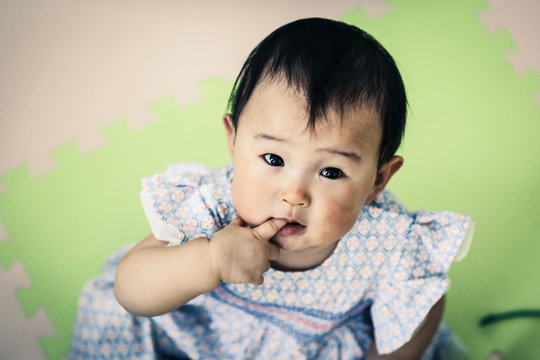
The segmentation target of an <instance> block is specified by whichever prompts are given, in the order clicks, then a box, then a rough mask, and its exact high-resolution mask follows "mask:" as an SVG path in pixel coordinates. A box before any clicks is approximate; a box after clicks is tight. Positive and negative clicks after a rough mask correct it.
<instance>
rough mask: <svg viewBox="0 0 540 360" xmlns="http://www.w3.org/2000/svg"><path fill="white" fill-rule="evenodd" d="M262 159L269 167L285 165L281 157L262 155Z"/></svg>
mask: <svg viewBox="0 0 540 360" xmlns="http://www.w3.org/2000/svg"><path fill="white" fill-rule="evenodd" d="M263 159H264V161H266V162H267V163H268V165H270V166H283V165H285V162H284V161H283V159H282V158H281V156H278V155H276V154H264V155H263Z"/></svg>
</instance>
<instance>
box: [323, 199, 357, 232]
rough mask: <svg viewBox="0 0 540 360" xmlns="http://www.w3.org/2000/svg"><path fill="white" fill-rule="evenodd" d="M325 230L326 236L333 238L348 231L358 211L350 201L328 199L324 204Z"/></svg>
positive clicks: (354, 221)
mask: <svg viewBox="0 0 540 360" xmlns="http://www.w3.org/2000/svg"><path fill="white" fill-rule="evenodd" d="M325 218H326V224H325V225H326V226H325V227H323V229H324V228H326V232H327V233H328V234H327V236H330V237H334V238H335V240H337V239H339V238H341V237H342V236H343V235H345V234H346V233H348V232H349V231H350V230H351V228H352V227H353V225H354V224H355V223H356V220H357V219H358V211H356V210H355V209H354V208H353V207H351V204H350V203H346V202H343V203H340V202H336V201H329V202H328V203H327V206H326V216H325Z"/></svg>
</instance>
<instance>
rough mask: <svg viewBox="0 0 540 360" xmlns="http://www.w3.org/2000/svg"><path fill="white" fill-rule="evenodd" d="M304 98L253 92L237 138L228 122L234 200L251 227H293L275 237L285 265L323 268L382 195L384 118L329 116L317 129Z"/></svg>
mask: <svg viewBox="0 0 540 360" xmlns="http://www.w3.org/2000/svg"><path fill="white" fill-rule="evenodd" d="M307 116H308V115H307V113H306V103H305V99H304V97H303V96H301V95H299V94H297V93H295V92H294V91H292V90H291V89H289V88H288V87H287V86H286V85H284V84H283V83H264V84H263V85H262V86H258V87H257V88H256V89H255V91H254V92H253V94H252V96H251V98H250V100H249V102H248V104H247V105H246V107H245V109H244V112H243V113H242V116H241V117H240V120H239V124H238V128H237V130H236V132H235V131H234V130H233V129H231V128H230V125H228V124H227V119H228V118H227V117H226V118H225V125H226V127H227V128H228V129H227V131H228V136H229V137H228V140H229V148H230V150H231V154H232V158H233V165H234V178H233V185H232V199H233V203H234V206H235V208H236V210H237V212H238V215H239V216H240V217H241V218H243V219H244V220H245V221H246V222H247V223H248V224H250V225H251V226H256V225H259V224H261V223H263V222H265V221H266V220H268V219H270V218H281V219H286V220H287V221H289V224H288V225H286V226H285V227H284V228H282V229H281V231H280V232H279V233H278V234H277V235H275V236H274V237H273V238H272V240H271V241H272V242H273V243H275V244H276V245H277V246H278V247H279V248H280V250H281V251H280V258H279V259H278V260H277V262H276V263H277V264H278V265H281V266H283V267H289V268H302V267H310V266H313V265H316V264H318V263H320V262H322V260H324V259H325V258H326V257H327V256H328V255H329V254H330V253H331V252H332V251H333V250H334V248H335V245H336V244H337V241H338V240H339V239H340V238H341V237H342V236H343V235H345V234H346V233H347V232H348V231H349V230H350V229H351V228H352V226H353V225H354V224H355V222H356V220H357V218H358V216H359V214H360V212H361V210H362V206H363V205H364V203H366V202H367V201H371V200H372V199H373V198H374V197H375V196H376V195H377V193H378V190H377V189H376V187H375V186H374V185H375V183H376V179H377V174H378V172H377V159H378V149H379V143H380V139H381V126H380V120H379V118H378V116H377V115H376V113H375V112H374V111H371V110H369V109H368V110H365V109H353V110H351V111H348V112H346V113H345V114H344V115H343V119H342V120H343V121H342V120H341V119H340V117H339V115H338V113H336V112H333V111H332V112H329V113H328V114H327V119H326V120H324V119H322V120H319V122H318V123H317V126H316V128H315V129H314V130H313V131H311V130H309V129H308V128H307V127H306V126H307Z"/></svg>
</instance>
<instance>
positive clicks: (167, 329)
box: [70, 164, 472, 359]
mask: <svg viewBox="0 0 540 360" xmlns="http://www.w3.org/2000/svg"><path fill="white" fill-rule="evenodd" d="M232 174H233V169H232V166H230V165H229V166H225V167H221V168H210V167H206V166H204V165H200V164H177V165H172V166H170V167H169V169H168V170H167V171H166V172H165V173H161V174H157V175H154V176H150V177H147V178H144V179H143V180H142V183H143V190H142V193H141V197H142V200H143V206H144V208H145V212H146V214H147V216H148V218H149V221H150V225H151V228H152V232H153V233H154V235H155V236H156V238H158V239H161V240H166V241H169V242H170V245H171V246H174V245H178V244H182V243H184V242H186V241H189V239H193V238H195V237H199V236H201V235H202V236H206V237H208V238H210V237H212V235H213V234H214V233H215V232H216V231H218V230H219V229H221V228H223V227H224V226H226V225H227V224H229V223H230V222H231V220H232V219H233V218H234V216H235V210H234V208H233V206H232V203H231V179H232ZM471 224H472V223H471V220H470V217H469V216H465V215H460V214H455V213H451V212H439V213H433V212H427V211H420V212H409V211H408V210H407V209H406V208H405V207H404V206H403V205H402V204H401V203H400V202H399V201H398V200H397V199H396V198H395V197H394V196H393V195H392V194H391V193H390V192H389V191H386V190H385V191H383V192H382V193H381V194H380V195H379V196H378V197H377V198H376V199H375V200H374V201H373V202H372V203H370V204H368V205H366V206H364V209H363V211H362V213H361V214H360V217H359V218H358V221H357V222H356V224H355V226H354V227H353V228H352V229H351V231H350V232H349V233H348V234H347V235H346V236H344V237H343V238H342V239H341V240H340V242H339V243H338V245H337V247H336V249H335V251H334V252H333V254H332V255H330V257H328V258H327V259H326V260H325V261H324V263H322V264H321V265H320V266H318V267H316V268H313V269H311V270H307V271H298V272H295V271H291V272H284V271H278V270H275V269H270V270H269V271H268V272H267V273H266V274H265V275H264V284H263V285H261V286H252V285H246V284H230V283H223V284H222V285H221V286H220V287H219V288H218V289H216V290H214V291H212V292H209V293H206V294H203V295H200V296H198V297H196V298H195V299H193V300H192V301H190V302H189V303H187V304H186V305H184V306H182V307H180V308H179V309H177V310H175V311H173V312H171V313H168V314H165V315H161V316H156V317H152V318H146V317H137V316H133V315H131V314H129V313H128V312H126V311H125V310H124V309H123V308H122V307H121V306H120V305H119V304H118V303H117V302H116V300H115V297H114V294H113V284H114V275H115V270H116V266H117V264H118V261H119V260H120V258H121V257H122V255H123V254H124V253H125V252H126V251H127V248H125V249H122V250H120V251H117V252H115V253H114V254H112V255H111V256H110V257H109V259H108V260H107V261H106V264H105V267H104V270H103V273H102V274H101V275H100V276H99V277H97V278H95V279H93V280H91V281H90V282H89V283H88V284H87V285H86V286H85V288H84V289H83V291H82V293H81V296H80V299H79V304H78V314H77V319H76V324H75V327H74V330H73V334H72V344H71V354H70V358H73V359H89V358H100V359H104V358H107V359H108V358H110V359H113V358H120V359H156V358H158V359H159V358H165V359H166V358H189V359H319V358H320V359H363V358H364V357H365V355H366V354H367V352H368V351H369V349H370V348H371V347H372V346H373V345H374V344H376V346H377V349H378V351H379V352H380V353H388V352H392V351H394V350H396V349H397V348H399V347H400V346H402V345H403V344H405V343H406V342H407V341H408V340H409V339H410V338H411V336H412V335H413V334H414V332H415V330H416V329H417V328H418V327H419V325H421V323H422V321H423V320H424V318H425V316H426V315H427V313H428V311H429V310H430V309H431V308H432V307H433V305H434V304H435V303H436V302H437V301H438V300H439V299H440V297H441V296H442V295H444V293H445V292H446V290H447V289H448V286H449V279H448V275H447V274H448V270H449V267H450V264H451V263H452V262H453V261H455V260H456V258H459V257H462V255H463V254H462V253H465V252H466V248H468V242H469V241H470V237H471V234H472V226H470V225H471ZM170 276H171V277H174V274H171V275H170ZM460 352H461V349H459V345H458V344H457V342H456V340H455V338H454V337H453V335H452V333H451V332H450V330H449V329H448V328H447V327H446V326H445V325H444V324H442V325H441V326H440V328H439V330H438V331H437V333H436V335H435V337H434V338H433V340H432V342H431V344H430V346H429V348H428V350H427V352H426V354H425V355H424V357H423V359H447V358H451V357H453V358H456V356H457V354H459V353H460ZM451 354H453V355H451Z"/></svg>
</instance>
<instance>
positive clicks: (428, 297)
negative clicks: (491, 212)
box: [371, 211, 473, 354]
mask: <svg viewBox="0 0 540 360" xmlns="http://www.w3.org/2000/svg"><path fill="white" fill-rule="evenodd" d="M409 216H410V219H411V222H410V225H409V228H408V231H406V232H405V233H404V236H403V237H402V238H401V239H400V240H401V241H400V243H401V246H400V251H399V252H396V253H394V254H392V256H391V262H392V265H393V266H392V267H391V268H392V269H393V270H391V271H389V272H388V273H387V274H386V275H385V276H384V277H382V279H380V281H379V285H378V287H377V291H376V294H375V296H374V299H373V304H372V307H371V316H372V321H373V327H374V335H375V342H376V346H377V350H378V351H379V353H381V354H386V353H389V352H392V351H394V350H397V349H398V348H399V347H401V346H402V345H404V344H405V343H406V342H407V341H409V340H410V339H411V337H412V336H413V335H414V333H415V331H416V330H417V329H418V328H419V326H420V325H421V324H422V323H423V321H424V319H425V317H426V315H427V314H428V312H429V311H430V310H431V308H432V307H433V306H434V305H435V303H436V302H437V301H438V300H439V299H440V298H441V297H442V296H443V295H444V294H445V292H446V291H447V290H448V287H449V285H450V281H449V279H448V271H449V268H450V265H451V263H452V262H453V261H458V260H461V258H463V257H464V255H465V254H466V252H467V250H468V247H469V243H470V240H471V238H472V231H473V225H472V222H471V218H470V217H469V216H467V215H461V214H456V213H452V212H439V213H434V212H427V211H420V212H418V213H411V214H410V215H409Z"/></svg>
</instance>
